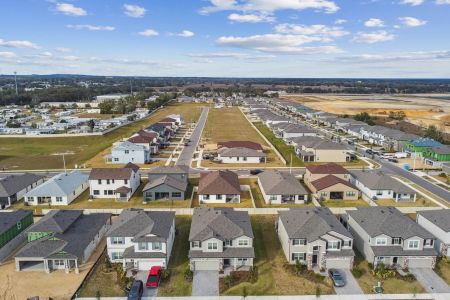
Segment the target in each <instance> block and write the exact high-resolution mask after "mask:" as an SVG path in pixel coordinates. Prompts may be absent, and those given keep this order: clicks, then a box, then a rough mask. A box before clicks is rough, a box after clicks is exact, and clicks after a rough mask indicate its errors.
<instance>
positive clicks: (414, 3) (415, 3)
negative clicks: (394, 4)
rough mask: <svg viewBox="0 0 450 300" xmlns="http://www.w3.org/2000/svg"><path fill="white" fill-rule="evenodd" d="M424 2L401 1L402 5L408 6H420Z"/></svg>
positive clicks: (416, 0)
mask: <svg viewBox="0 0 450 300" xmlns="http://www.w3.org/2000/svg"><path fill="white" fill-rule="evenodd" d="M423 2H424V0H402V1H400V3H401V4H408V5H411V6H418V5H421V4H423Z"/></svg>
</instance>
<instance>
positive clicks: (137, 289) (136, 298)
mask: <svg viewBox="0 0 450 300" xmlns="http://www.w3.org/2000/svg"><path fill="white" fill-rule="evenodd" d="M143 293H144V284H143V283H142V281H141V280H135V281H133V284H132V285H131V288H130V291H129V292H128V297H127V299H128V300H141V299H142V294H143Z"/></svg>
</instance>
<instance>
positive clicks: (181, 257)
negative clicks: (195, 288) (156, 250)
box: [158, 216, 192, 297]
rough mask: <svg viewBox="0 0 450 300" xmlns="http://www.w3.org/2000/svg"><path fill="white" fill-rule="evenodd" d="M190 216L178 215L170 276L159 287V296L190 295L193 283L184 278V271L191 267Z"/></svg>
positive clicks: (170, 263) (169, 267)
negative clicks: (189, 255) (189, 257)
mask: <svg viewBox="0 0 450 300" xmlns="http://www.w3.org/2000/svg"><path fill="white" fill-rule="evenodd" d="M191 220H192V218H191V217H190V216H177V219H176V228H177V236H176V237H175V243H174V245H173V249H172V257H171V259H170V261H169V266H168V269H169V270H170V274H171V275H170V278H169V280H168V281H166V282H162V283H161V286H160V287H159V289H158V296H159V297H182V296H190V295H191V291H192V283H191V282H188V281H186V280H185V279H184V271H185V270H186V269H187V268H189V259H188V253H189V240H188V238H189V230H190V228H191Z"/></svg>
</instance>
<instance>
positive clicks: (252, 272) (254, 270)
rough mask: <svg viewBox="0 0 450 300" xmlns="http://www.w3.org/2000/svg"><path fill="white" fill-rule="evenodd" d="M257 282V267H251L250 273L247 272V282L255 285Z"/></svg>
mask: <svg viewBox="0 0 450 300" xmlns="http://www.w3.org/2000/svg"><path fill="white" fill-rule="evenodd" d="M257 280H258V267H256V266H253V267H251V268H250V271H249V272H248V278H247V281H249V282H251V283H255V282H256V281H257Z"/></svg>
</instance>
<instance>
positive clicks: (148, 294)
mask: <svg viewBox="0 0 450 300" xmlns="http://www.w3.org/2000/svg"><path fill="white" fill-rule="evenodd" d="M147 277H148V272H144V271H139V272H138V273H137V274H136V277H135V279H136V280H142V282H143V283H144V294H142V297H145V298H148V299H153V297H156V295H157V294H158V289H157V288H151V289H150V288H147V287H146V286H145V284H146V282H147Z"/></svg>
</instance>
